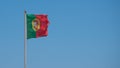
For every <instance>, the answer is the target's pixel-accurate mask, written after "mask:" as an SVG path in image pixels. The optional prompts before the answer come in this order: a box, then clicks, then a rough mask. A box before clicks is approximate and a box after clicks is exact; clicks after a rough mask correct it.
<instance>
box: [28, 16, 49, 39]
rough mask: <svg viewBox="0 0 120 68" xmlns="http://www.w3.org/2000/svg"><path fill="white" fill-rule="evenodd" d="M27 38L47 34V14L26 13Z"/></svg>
mask: <svg viewBox="0 0 120 68" xmlns="http://www.w3.org/2000/svg"><path fill="white" fill-rule="evenodd" d="M26 17H27V39H30V38H38V37H44V36H47V35H48V30H47V28H48V24H49V21H48V18H47V15H44V14H41V15H34V14H27V16H26Z"/></svg>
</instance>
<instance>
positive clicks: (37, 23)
mask: <svg viewBox="0 0 120 68" xmlns="http://www.w3.org/2000/svg"><path fill="white" fill-rule="evenodd" d="M32 28H33V30H34V31H38V30H39V29H40V20H39V19H37V18H35V19H34V20H33V21H32Z"/></svg>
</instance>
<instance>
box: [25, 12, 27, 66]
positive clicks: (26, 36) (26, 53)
mask: <svg viewBox="0 0 120 68" xmlns="http://www.w3.org/2000/svg"><path fill="white" fill-rule="evenodd" d="M26 13H27V12H26V11H24V68H27V27H26V26H27V25H26Z"/></svg>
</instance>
